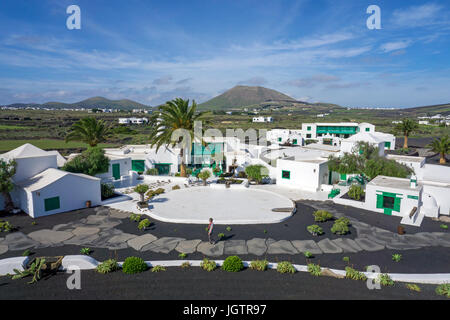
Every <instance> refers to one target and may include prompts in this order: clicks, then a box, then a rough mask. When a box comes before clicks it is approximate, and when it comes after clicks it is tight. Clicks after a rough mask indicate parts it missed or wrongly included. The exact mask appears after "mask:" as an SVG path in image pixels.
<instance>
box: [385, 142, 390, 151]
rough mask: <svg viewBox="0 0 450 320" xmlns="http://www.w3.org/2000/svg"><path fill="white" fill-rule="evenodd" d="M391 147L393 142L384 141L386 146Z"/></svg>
mask: <svg viewBox="0 0 450 320" xmlns="http://www.w3.org/2000/svg"><path fill="white" fill-rule="evenodd" d="M390 147H391V143H390V142H389V141H386V142H385V143H384V148H386V149H389V148H390Z"/></svg>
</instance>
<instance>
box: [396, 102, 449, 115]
mask: <svg viewBox="0 0 450 320" xmlns="http://www.w3.org/2000/svg"><path fill="white" fill-rule="evenodd" d="M401 112H402V113H405V112H407V113H410V114H414V115H417V116H427V115H435V114H438V113H440V114H442V115H444V116H448V115H450V103H446V104H437V105H432V106H424V107H414V108H406V109H401Z"/></svg>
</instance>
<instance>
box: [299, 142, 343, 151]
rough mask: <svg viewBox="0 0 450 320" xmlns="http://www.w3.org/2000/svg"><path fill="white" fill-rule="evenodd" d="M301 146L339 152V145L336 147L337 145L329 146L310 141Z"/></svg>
mask: <svg viewBox="0 0 450 320" xmlns="http://www.w3.org/2000/svg"><path fill="white" fill-rule="evenodd" d="M302 148H305V149H312V150H321V151H329V152H339V150H340V147H338V146H330V145H328V144H320V143H311V144H308V145H306V146H304V147H302Z"/></svg>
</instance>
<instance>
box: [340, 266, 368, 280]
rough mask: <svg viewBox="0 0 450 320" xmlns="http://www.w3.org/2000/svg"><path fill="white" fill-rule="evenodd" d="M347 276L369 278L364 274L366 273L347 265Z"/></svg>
mask: <svg viewBox="0 0 450 320" xmlns="http://www.w3.org/2000/svg"><path fill="white" fill-rule="evenodd" d="M345 277H346V278H348V279H352V280H362V281H366V280H367V277H366V276H365V275H364V273H362V272H359V271H357V270H355V269H353V268H351V267H345Z"/></svg>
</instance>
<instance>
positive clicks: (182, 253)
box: [178, 252, 187, 259]
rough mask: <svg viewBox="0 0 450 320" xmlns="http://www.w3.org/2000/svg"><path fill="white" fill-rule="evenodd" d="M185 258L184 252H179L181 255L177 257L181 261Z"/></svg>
mask: <svg viewBox="0 0 450 320" xmlns="http://www.w3.org/2000/svg"><path fill="white" fill-rule="evenodd" d="M186 257H187V254H186V253H184V252H181V253H180V254H179V255H178V258H181V259H186Z"/></svg>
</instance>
